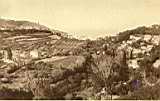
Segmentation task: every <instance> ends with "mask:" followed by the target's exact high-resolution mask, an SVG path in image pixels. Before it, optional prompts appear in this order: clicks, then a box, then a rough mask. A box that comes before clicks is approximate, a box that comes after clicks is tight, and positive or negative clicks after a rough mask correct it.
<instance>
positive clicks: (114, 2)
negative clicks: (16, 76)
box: [0, 0, 160, 38]
mask: <svg viewBox="0 0 160 101" xmlns="http://www.w3.org/2000/svg"><path fill="white" fill-rule="evenodd" d="M159 5H160V0H0V14H1V17H5V18H10V19H19V20H29V21H34V22H39V23H41V24H44V25H46V26H48V27H50V28H53V29H57V30H61V31H65V32H68V33H75V35H77V36H81V37H82V36H86V37H91V38H96V37H98V36H104V35H108V34H115V33H117V32H119V31H123V30H126V29H128V28H133V27H136V26H139V25H151V24H154V23H159V22H160V13H159V10H160V6H159Z"/></svg>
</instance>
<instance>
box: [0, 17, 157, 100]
mask: <svg viewBox="0 0 160 101" xmlns="http://www.w3.org/2000/svg"><path fill="white" fill-rule="evenodd" d="M0 39H1V40H0V41H1V42H0V43H1V46H0V69H1V71H0V82H1V84H0V99H1V100H4V99H7V100H8V99H25V100H26V99H65V100H71V99H84V100H88V99H90V100H97V99H99V100H103V99H106V100H111V99H138V100H143V99H146V100H149V99H156V100H157V99H159V98H160V97H159V94H160V92H157V95H156V94H155V96H153V95H151V93H152V92H155V91H157V90H159V91H160V89H159V84H160V76H159V73H160V72H159V70H160V68H159V67H160V53H159V52H160V51H159V49H160V25H152V26H150V27H145V26H143V27H138V28H136V29H132V30H127V31H124V32H120V33H118V34H117V36H114V37H103V38H99V39H97V40H89V39H88V40H80V39H76V38H70V37H68V36H67V33H64V32H61V31H56V30H51V29H49V28H47V27H45V26H43V25H40V24H36V23H32V22H28V21H14V20H3V19H0ZM149 88H151V89H149ZM146 89H147V91H146ZM143 94H144V95H143ZM145 94H146V95H145Z"/></svg>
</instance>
